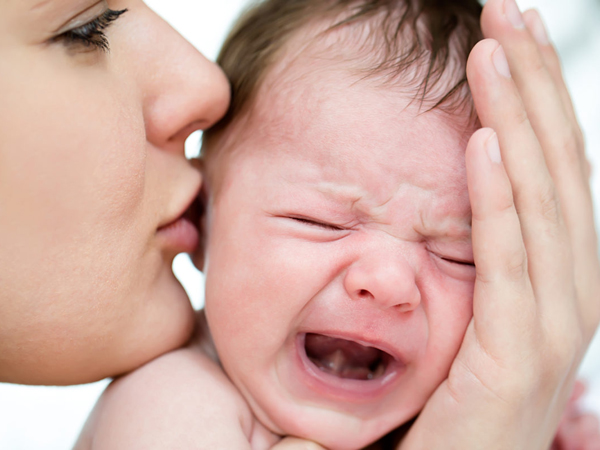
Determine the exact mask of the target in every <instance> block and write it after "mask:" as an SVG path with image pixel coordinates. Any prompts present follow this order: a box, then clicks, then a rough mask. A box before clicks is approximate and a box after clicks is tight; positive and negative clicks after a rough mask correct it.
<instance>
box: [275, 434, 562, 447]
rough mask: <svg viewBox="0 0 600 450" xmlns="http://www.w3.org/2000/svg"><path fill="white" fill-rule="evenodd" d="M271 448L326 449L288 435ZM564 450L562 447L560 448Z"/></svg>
mask: <svg viewBox="0 0 600 450" xmlns="http://www.w3.org/2000/svg"><path fill="white" fill-rule="evenodd" d="M271 450H326V449H325V448H324V447H321V446H320V445H319V444H317V443H315V442H312V441H305V440H304V439H298V438H295V437H286V438H283V439H282V440H281V441H279V442H278V443H277V444H275V445H274V446H273V447H271ZM560 450H562V449H560Z"/></svg>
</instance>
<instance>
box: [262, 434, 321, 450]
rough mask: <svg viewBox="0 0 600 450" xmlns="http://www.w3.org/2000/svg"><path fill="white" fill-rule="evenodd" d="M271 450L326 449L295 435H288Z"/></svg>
mask: <svg viewBox="0 0 600 450" xmlns="http://www.w3.org/2000/svg"><path fill="white" fill-rule="evenodd" d="M271 450H326V449H325V448H324V447H321V446H320V445H319V444H317V443H315V442H312V441H306V440H304V439H299V438H295V437H286V438H283V439H282V440H281V441H279V442H278V443H277V444H275V445H274V446H273V447H271Z"/></svg>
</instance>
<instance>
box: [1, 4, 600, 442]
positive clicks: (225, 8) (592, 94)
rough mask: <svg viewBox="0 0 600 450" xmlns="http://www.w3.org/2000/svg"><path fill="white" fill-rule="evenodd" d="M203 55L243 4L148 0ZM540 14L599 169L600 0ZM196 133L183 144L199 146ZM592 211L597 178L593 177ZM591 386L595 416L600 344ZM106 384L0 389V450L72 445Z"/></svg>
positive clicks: (551, 7)
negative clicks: (548, 32)
mask: <svg viewBox="0 0 600 450" xmlns="http://www.w3.org/2000/svg"><path fill="white" fill-rule="evenodd" d="M147 3H148V4H149V5H150V6H151V7H152V8H154V9H155V10H156V11H157V12H158V13H159V14H161V15H162V16H163V17H164V18H165V19H166V20H167V21H169V22H170V23H171V24H172V25H173V26H174V27H175V28H177V29H178V30H179V31H180V32H181V33H182V34H183V35H184V36H185V37H186V38H187V39H188V40H189V41H191V42H192V43H193V44H194V45H195V46H196V47H197V48H198V49H199V50H200V51H201V52H202V53H204V54H205V55H206V56H207V57H209V58H211V59H214V58H215V57H216V54H217V52H218V49H219V47H220V45H221V42H222V41H223V39H224V37H225V35H226V33H227V30H228V29H229V27H230V24H231V23H232V21H233V20H234V18H235V17H236V16H237V14H238V13H239V11H240V9H241V8H242V7H243V5H244V4H245V3H246V0H220V1H216V0H148V1H147ZM518 3H519V4H520V6H521V7H522V8H523V9H526V8H529V7H532V6H535V7H537V8H538V9H540V11H541V12H542V14H543V15H544V17H545V19H546V22H547V24H548V27H549V29H550V34H551V37H552V38H553V40H554V42H555V43H556V44H557V46H558V48H559V51H560V53H561V55H562V58H563V62H564V66H565V73H566V77H567V82H568V84H569V87H570V89H571V92H572V94H573V97H574V101H575V105H576V108H577V111H578V114H579V118H580V122H581V124H582V127H583V129H584V132H585V134H586V138H587V143H588V154H589V156H590V159H591V160H592V163H593V165H594V166H595V167H597V168H598V172H600V84H599V81H600V2H599V1H598V0H569V1H565V0H521V1H518ZM197 143H198V136H197V135H196V136H193V137H191V138H190V140H189V142H188V149H187V150H188V152H189V153H190V154H191V153H193V152H194V151H195V150H196V149H197ZM592 186H593V191H594V195H595V198H596V205H597V208H596V209H597V210H599V209H598V206H600V176H594V177H593V180H592ZM175 270H176V273H177V275H178V276H179V278H180V279H181V280H182V281H183V283H184V284H185V285H186V289H187V290H188V293H189V294H190V297H191V298H192V301H193V303H194V304H195V305H196V306H198V305H200V304H201V302H202V294H201V287H200V286H201V282H202V281H201V277H200V276H199V274H198V273H197V272H196V271H195V270H194V269H192V268H190V266H189V264H188V262H187V258H186V257H185V256H181V257H178V258H177V260H176V263H175ZM582 376H583V377H585V378H587V379H588V380H589V383H590V390H589V393H588V395H587V397H586V399H585V401H584V405H583V407H585V408H587V409H595V410H596V411H598V412H600V339H596V342H595V343H594V345H593V347H592V349H591V351H590V354H589V355H588V358H587V359H586V361H585V363H584V366H583V368H582ZM106 384H107V382H106V381H103V382H99V383H95V384H92V385H86V386H75V387H68V388H53V387H28V386H14V385H5V384H4V385H3V384H0V450H38V449H40V450H41V449H44V450H62V449H68V448H70V447H71V446H72V444H73V442H74V440H75V438H76V436H77V434H78V431H79V429H80V427H81V425H82V424H83V422H84V420H85V418H86V416H87V414H88V412H89V411H90V409H91V408H92V406H93V404H94V402H95V400H96V398H97V397H98V395H99V394H100V393H101V391H102V390H103V389H104V387H105V386H106Z"/></svg>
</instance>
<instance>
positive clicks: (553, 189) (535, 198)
mask: <svg viewBox="0 0 600 450" xmlns="http://www.w3.org/2000/svg"><path fill="white" fill-rule="evenodd" d="M502 6H503V5H502V2H501V1H495V0H492V1H490V2H488V4H487V6H486V8H485V12H484V16H483V18H482V20H483V24H484V31H485V32H486V35H487V36H490V37H493V38H496V39H498V40H499V41H500V42H501V43H502V44H503V46H504V47H505V51H506V54H507V56H508V62H505V61H504V60H503V59H502V58H503V54H502V52H499V53H497V52H498V48H499V47H498V45H499V44H498V42H497V41H493V40H486V41H483V42H482V43H480V44H479V45H478V46H477V47H476V48H475V49H474V51H473V53H472V55H471V58H470V62H469V68H468V75H469V81H470V84H471V89H472V91H473V95H474V99H475V103H476V107H477V111H478V113H479V115H480V118H481V121H482V124H483V125H484V128H483V129H481V130H479V131H477V132H476V133H475V134H474V135H473V137H472V138H471V140H470V142H469V145H468V149H467V174H468V184H469V194H470V201H471V205H472V209H473V245H474V250H473V251H474V255H475V261H476V265H477V280H476V286H475V298H474V307H473V310H474V317H473V319H472V320H471V322H470V325H469V327H468V329H467V333H466V336H465V337H464V340H463V341H462V346H461V348H460V351H459V354H458V356H457V358H456V359H455V360H454V362H453V364H452V367H451V369H450V374H449V376H448V378H447V379H445V380H444V381H443V382H442V384H441V385H440V387H439V388H438V389H437V391H436V392H435V393H434V395H433V396H432V397H431V398H430V399H429V401H428V402H427V403H426V405H425V408H424V410H423V411H422V412H421V414H420V415H419V417H418V419H417V420H416V422H415V424H414V425H413V427H412V428H411V430H410V431H409V433H408V435H407V437H406V439H405V440H404V441H403V442H402V443H401V444H400V445H399V448H400V449H431V448H456V449H471V448H472V449H480V448H486V449H487V448H490V449H494V448H498V449H506V448H510V449H513V448H514V449H540V450H546V449H547V448H549V446H550V445H551V442H552V439H553V437H554V435H555V433H556V431H555V430H556V428H557V426H558V421H559V418H560V416H561V414H563V410H564V408H565V405H566V404H567V400H568V398H569V396H570V393H571V391H572V389H573V388H572V386H573V380H574V376H575V372H576V368H577V366H578V363H579V361H580V358H581V355H582V354H583V352H584V350H585V348H586V346H587V343H588V342H589V339H590V338H591V335H592V334H593V331H594V329H595V326H596V324H597V321H598V315H599V311H598V310H599V308H598V304H597V298H598V292H600V289H598V274H599V271H598V261H597V258H596V255H595V248H596V237H595V232H594V227H593V221H592V219H591V202H590V200H589V199H590V195H589V188H588V187H587V164H586V162H585V157H584V155H583V152H582V148H581V147H579V144H577V142H579V141H578V139H579V137H578V127H577V126H576V122H574V114H573V113H572V107H571V106H570V103H568V102H567V100H568V95H567V94H566V89H565V88H564V83H562V81H561V78H560V74H559V72H557V71H556V70H555V69H556V68H557V67H558V63H557V60H556V59H553V58H556V57H555V54H554V51H553V50H552V49H551V47H550V46H549V45H547V44H543V43H540V44H538V43H536V42H535V41H534V40H533V38H532V35H530V34H529V32H528V31H527V29H526V28H514V27H512V26H510V27H508V26H507V25H506V19H505V15H504V12H503V8H502ZM534 19H535V18H534V17H533V16H532V15H531V13H529V14H527V15H526V16H525V20H526V21H527V23H528V25H529V27H530V28H533V24H532V23H531V21H532V20H534ZM532 34H533V33H532ZM511 35H514V36H516V37H514V36H513V38H514V40H513V41H512V46H511V45H510V44H511V41H510V39H508V38H507V36H508V37H510V36H511ZM538 37H539V34H538ZM523 41H525V42H526V44H527V45H521V44H522V42H523ZM515 43H520V44H519V45H515ZM524 48H525V49H529V50H530V51H531V52H533V53H532V54H519V52H521V51H522V50H523V49H524ZM536 52H537V53H538V56H539V60H538V63H539V62H540V61H541V62H543V64H541V65H540V64H538V65H537V67H538V69H539V68H540V67H542V68H544V70H538V71H535V70H533V69H534V68H535V67H536V66H535V58H534V57H535V54H536ZM546 61H548V62H546ZM531 64H533V67H532V66H531ZM552 64H554V66H553V65H552ZM546 65H548V67H553V69H546ZM509 67H510V69H509ZM509 71H512V76H511V74H510V72H509ZM544 71H546V74H547V77H546V78H545V79H546V81H547V83H544V82H543V80H544V77H543V76H542V75H543V73H544ZM536 77H537V78H536ZM540 77H541V78H540ZM530 79H531V80H533V81H528V80H530ZM499 99H501V100H502V101H499ZM541 101H544V102H548V103H549V104H546V103H542V106H543V107H542V106H536V105H538V104H539V102H541ZM519 118H520V119H521V120H518V119H519ZM527 118H529V120H525V119H527ZM546 123H551V124H552V125H553V126H551V127H547V128H546V127H545V126H544V124H546ZM571 133H572V134H571ZM569 136H571V137H572V138H573V139H572V142H575V143H576V144H574V145H573V147H572V148H569V150H571V151H572V152H573V153H572V154H571V155H570V157H569V156H565V152H564V150H565V147H564V146H559V148H553V146H554V143H555V142H568V141H569V139H568V137H569ZM561 137H562V138H561ZM496 140H497V142H498V144H496ZM524 154H525V155H527V157H526V158H523V155H524ZM553 180H557V181H556V182H554V181H553ZM244 192H247V191H244ZM548 193H551V195H548ZM560 198H562V199H563V201H562V203H565V200H564V199H565V198H568V199H569V201H570V203H568V206H567V207H562V209H560V208H561V207H559V204H561V203H560V200H559V199H560ZM573 199H579V200H581V201H580V202H574V201H573ZM567 216H568V217H567ZM574 267H575V269H576V270H580V269H581V270H580V271H579V272H578V273H579V274H580V275H579V278H575V276H574ZM584 316H585V317H586V319H587V320H586V321H583V320H582V319H581V317H584ZM540 348H544V349H549V350H551V351H543V352H541V351H540ZM210 354H211V352H210V351H209V352H205V353H202V352H198V351H193V350H191V349H186V350H180V351H178V352H176V353H173V354H171V355H168V356H167V357H165V358H161V359H159V360H156V361H154V362H152V363H151V364H149V365H147V366H146V367H144V368H143V369H141V370H140V371H138V372H136V373H134V374H132V375H131V376H129V377H126V378H123V379H121V380H119V381H117V382H116V383H115V384H114V385H113V386H111V388H110V389H109V391H107V396H106V397H105V403H104V404H100V405H99V408H98V409H97V411H96V414H95V415H94V416H92V418H91V420H90V425H89V428H88V429H87V432H89V433H93V432H95V431H97V430H102V429H103V430H104V433H103V437H104V438H112V439H113V440H112V441H111V440H110V439H108V440H105V441H103V443H104V445H105V447H104V448H116V447H114V445H115V444H111V442H112V443H118V444H124V445H125V447H123V448H132V445H134V444H136V445H139V444H140V442H141V441H140V439H142V438H140V432H139V428H137V427H138V426H139V425H140V424H141V425H143V428H142V429H144V430H147V433H141V434H142V435H143V436H145V437H146V438H147V441H143V442H144V444H145V445H146V444H147V445H146V446H145V448H151V447H148V446H149V445H151V444H152V443H155V442H156V439H155V436H156V434H154V433H157V432H159V434H160V435H161V439H164V441H161V443H162V444H163V445H164V442H169V443H170V445H171V446H173V445H177V446H183V448H195V447H194V446H198V445H199V446H200V447H199V448H202V445H201V444H200V443H199V441H198V440H197V439H193V438H191V436H190V433H189V430H190V429H193V430H195V431H198V432H199V433H200V434H199V437H201V438H204V439H206V438H207V436H211V438H214V439H215V440H214V441H211V442H210V444H211V445H212V447H215V448H216V447H219V446H221V447H227V448H252V449H259V448H260V449H262V448H277V446H284V448H299V449H300V448H311V449H312V448H321V447H319V446H318V445H316V444H314V443H311V442H309V441H305V440H298V439H295V438H286V439H283V440H281V441H278V439H279V437H278V436H277V435H276V434H274V433H273V432H272V430H269V429H267V428H265V427H264V426H263V425H262V423H261V421H260V420H257V419H256V417H254V416H253V414H252V411H251V410H250V408H249V406H248V404H247V403H246V402H245V401H244V400H245V399H244V398H243V397H242V396H241V395H240V393H239V392H238V391H237V390H235V389H234V388H233V385H231V383H230V382H229V380H227V379H226V377H224V376H223V373H222V372H220V368H219V367H218V366H217V365H216V364H215V362H214V360H211V358H210V356H209V355H210ZM167 358H168V359H167ZM190 361H195V363H193V364H191V365H190V364H189V362H190ZM525 362H526V364H525ZM181 369H186V370H181ZM207 374H208V375H210V376H209V377H208V378H210V379H208V378H207ZM203 377H204V378H203ZM161 379H162V380H169V383H166V384H167V385H165V383H164V382H161V381H160V380H161ZM134 380H136V381H134ZM199 380H200V381H199ZM200 385H203V386H200ZM182 386H183V387H184V388H183V389H182ZM186 386H187V387H186ZM192 386H195V387H194V388H190V387H192ZM177 396H180V397H181V402H178V403H177V404H178V408H183V409H180V411H179V414H177V415H174V414H169V415H165V414H164V408H158V409H155V412H156V414H151V415H148V414H147V413H148V411H149V410H150V409H151V408H150V407H155V406H156V404H162V405H164V407H167V406H168V405H169V404H173V398H174V397H177ZM225 398H227V401H224V399H225ZM217 399H220V400H219V401H217ZM135 404H137V405H138V406H140V405H141V407H139V408H133V409H124V406H125V405H135ZM199 404H201V405H203V406H202V407H199V406H197V405H199ZM132 412H133V413H135V414H139V416H135V417H134V416H132ZM122 414H125V416H123V415H122ZM203 417H204V418H206V420H202V418H203ZM126 419H130V420H133V421H134V422H135V423H136V427H134V429H132V428H131V427H130V426H128V427H127V426H126V427H125V428H129V430H125V431H127V433H126V434H125V439H123V435H119V434H118V433H117V432H118V431H119V426H120V425H121V424H122V423H124V421H125V420H126ZM459 419H460V420H459ZM567 422H570V424H571V425H573V426H572V427H571V430H576V429H578V430H579V431H580V432H581V433H584V432H585V433H586V434H587V437H586V439H588V443H589V444H590V445H593V442H594V439H596V441H597V437H598V435H597V429H596V431H595V432H594V430H593V427H591V428H592V431H591V432H589V433H588V431H589V430H586V429H585V428H584V427H582V426H581V422H582V421H579V422H577V424H576V421H573V420H571V421H569V420H566V421H563V423H567ZM207 423H209V424H210V425H207ZM126 425H127V424H126ZM128 425H131V424H128ZM144 427H146V428H144ZM203 427H204V428H203ZM561 429H562V430H566V429H568V426H567V427H561ZM185 430H188V431H187V432H186V431H185ZM122 431H123V428H120V432H122ZM111 433H112V436H111ZM564 433H566V432H564ZM101 435H102V434H101ZM88 437H89V435H88ZM117 437H119V438H118V439H117ZM221 439H222V440H221ZM233 439H235V441H234V440H233ZM566 440H568V438H567V434H563V435H562V437H561V436H560V435H559V440H557V442H556V443H555V445H561V446H562V447H558V448H560V449H561V450H563V449H567V448H569V447H566V445H569V444H568V443H566ZM88 442H89V441H88ZM95 443H97V444H100V443H101V441H99V440H96V441H95ZM585 445H587V444H585ZM81 448H87V447H81ZM94 448H103V447H102V446H101V445H99V446H98V447H94Z"/></svg>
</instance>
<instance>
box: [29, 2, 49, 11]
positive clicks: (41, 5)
mask: <svg viewBox="0 0 600 450" xmlns="http://www.w3.org/2000/svg"><path fill="white" fill-rule="evenodd" d="M53 1H55V0H41V1H38V2H35V3H34V4H33V5H32V6H31V8H30V11H32V12H34V11H37V10H39V9H43V8H45V7H46V6H48V4H49V3H52V2H53Z"/></svg>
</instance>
